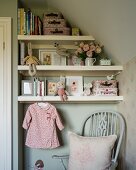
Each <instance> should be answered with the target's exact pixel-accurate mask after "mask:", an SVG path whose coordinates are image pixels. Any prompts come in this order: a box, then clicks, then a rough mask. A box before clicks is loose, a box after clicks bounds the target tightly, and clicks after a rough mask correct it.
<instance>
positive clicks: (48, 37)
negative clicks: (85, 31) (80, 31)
mask: <svg viewBox="0 0 136 170" xmlns="http://www.w3.org/2000/svg"><path fill="white" fill-rule="evenodd" d="M18 40H28V41H56V40H57V41H93V40H95V39H94V37H93V36H90V35H89V36H83V35H80V36H72V35H18Z"/></svg>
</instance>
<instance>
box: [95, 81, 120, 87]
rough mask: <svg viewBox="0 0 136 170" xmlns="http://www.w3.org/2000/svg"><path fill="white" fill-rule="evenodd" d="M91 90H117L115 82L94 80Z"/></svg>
mask: <svg viewBox="0 0 136 170" xmlns="http://www.w3.org/2000/svg"><path fill="white" fill-rule="evenodd" d="M92 84H93V88H117V87H118V82H117V80H94V81H92Z"/></svg>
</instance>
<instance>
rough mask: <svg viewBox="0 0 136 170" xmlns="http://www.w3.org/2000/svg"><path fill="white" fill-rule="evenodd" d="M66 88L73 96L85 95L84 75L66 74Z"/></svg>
mask: <svg viewBox="0 0 136 170" xmlns="http://www.w3.org/2000/svg"><path fill="white" fill-rule="evenodd" d="M66 90H67V91H68V93H69V94H70V95H71V96H82V95H83V77H82V76H66Z"/></svg>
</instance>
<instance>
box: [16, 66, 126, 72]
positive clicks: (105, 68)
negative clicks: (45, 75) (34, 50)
mask: <svg viewBox="0 0 136 170" xmlns="http://www.w3.org/2000/svg"><path fill="white" fill-rule="evenodd" d="M36 68H37V70H41V71H42V70H50V71H54V70H56V71H59V70H64V71H65V70H66V71H122V70H123V66H52V65H51V66H45V65H37V66H36ZM28 69H29V66H22V65H18V70H20V71H21V70H22V71H23V70H24V71H25V70H28Z"/></svg>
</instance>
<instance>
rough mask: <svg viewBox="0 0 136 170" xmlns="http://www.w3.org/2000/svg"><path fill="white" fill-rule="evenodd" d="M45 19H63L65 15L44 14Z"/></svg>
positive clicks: (57, 13) (58, 13)
mask: <svg viewBox="0 0 136 170" xmlns="http://www.w3.org/2000/svg"><path fill="white" fill-rule="evenodd" d="M43 18H44V19H49V18H63V15H62V14H61V13H60V12H50V13H44V14H43Z"/></svg>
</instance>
